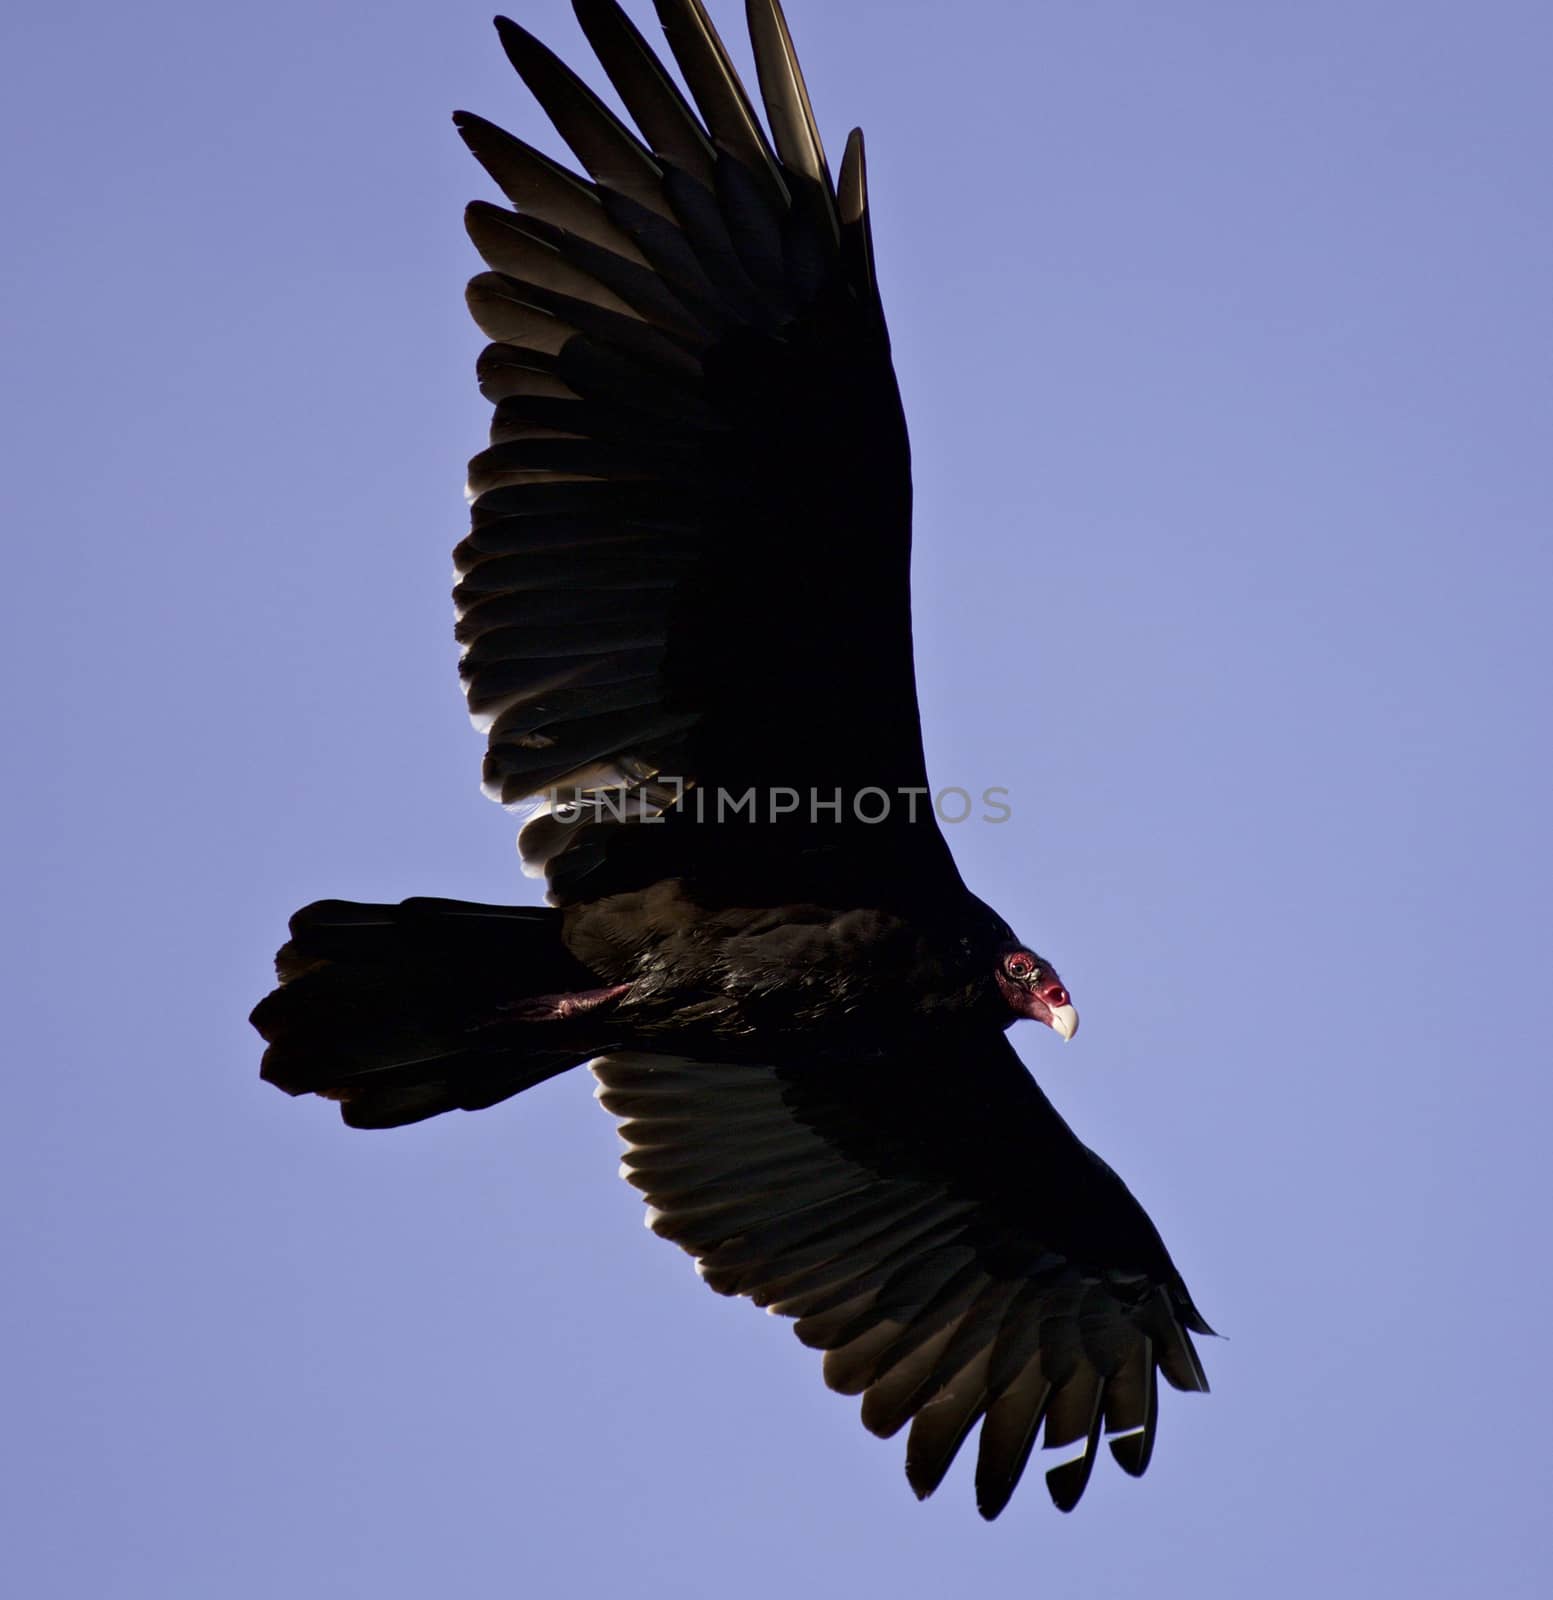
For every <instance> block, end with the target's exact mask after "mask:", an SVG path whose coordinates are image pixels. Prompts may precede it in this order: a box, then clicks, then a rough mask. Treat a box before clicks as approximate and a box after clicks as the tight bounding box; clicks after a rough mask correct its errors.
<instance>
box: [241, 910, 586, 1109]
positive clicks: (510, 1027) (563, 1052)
mask: <svg viewBox="0 0 1553 1600" xmlns="http://www.w3.org/2000/svg"><path fill="white" fill-rule="evenodd" d="M560 921H561V913H560V912H558V911H551V910H548V909H545V908H541V907H534V906H486V905H475V904H471V903H468V902H465V901H460V900H432V899H420V900H406V901H405V902H404V903H403V904H401V905H357V904H354V903H352V902H349V901H345V900H320V901H318V902H316V903H315V904H313V905H310V906H304V907H303V908H302V910H300V911H299V912H297V914H296V915H295V916H294V917H293V918H292V919H291V938H290V940H289V942H288V943H286V944H285V945H283V946H282V947H281V950H280V953H279V954H278V955H277V956H276V958H275V968H276V973H277V975H278V976H279V978H280V986H279V987H278V988H276V989H275V990H273V991H272V992H271V993H270V994H269V995H267V996H266V997H265V998H264V999H263V1000H261V1001H260V1002H259V1004H258V1006H257V1007H255V1009H254V1012H253V1018H252V1020H253V1024H254V1026H255V1027H256V1028H257V1029H258V1030H259V1032H260V1033H261V1034H263V1035H264V1037H265V1039H266V1040H267V1041H268V1042H269V1048H268V1049H267V1050H266V1051H265V1053H264V1065H263V1067H262V1069H261V1076H263V1077H264V1078H265V1080H266V1081H267V1082H270V1083H273V1084H275V1085H276V1087H277V1088H281V1089H284V1090H285V1091H286V1092H287V1093H288V1094H316V1095H322V1096H323V1097H324V1098H326V1099H329V1100H337V1101H339V1102H340V1111H341V1114H342V1115H343V1117H344V1118H345V1121H346V1122H347V1123H348V1124H350V1126H352V1127H355V1128H391V1127H397V1126H399V1125H400V1124H402V1123H407V1122H419V1121H421V1120H422V1119H423V1118H426V1117H433V1116H436V1115H437V1114H438V1113H439V1112H443V1111H451V1110H455V1109H461V1110H465V1111H476V1110H479V1109H481V1108H482V1107H485V1106H489V1105H494V1104H495V1103H496V1102H497V1101H498V1100H505V1099H507V1098H508V1096H510V1095H514V1094H517V1093H519V1092H520V1091H521V1090H523V1089H527V1088H530V1087H531V1086H532V1085H534V1084H536V1083H541V1082H543V1081H544V1080H545V1079H546V1078H551V1077H554V1076H555V1074H556V1073H558V1072H564V1071H566V1069H567V1068H568V1067H573V1066H576V1065H577V1064H578V1063H579V1062H581V1061H583V1060H585V1059H586V1058H587V1057H588V1055H589V1054H591V1051H592V1047H591V1045H590V1044H588V1043H586V1042H585V1041H584V1040H583V1038H582V1034H581V1032H580V1031H579V1027H578V1026H575V1025H573V1024H571V1023H568V1022H566V1021H554V1022H551V1021H545V1022H537V1023H536V1022H534V1021H532V1020H526V1019H525V1018H524V1017H523V1015H522V1011H523V1006H524V1002H525V1001H526V1000H527V1001H529V1002H530V1003H532V1002H533V1000H534V999H535V998H536V997H541V996H544V997H550V996H557V995H565V994H575V993H579V992H586V991H590V990H594V989H596V987H597V983H598V980H597V979H596V978H595V977H594V976H593V975H592V974H591V973H590V972H589V971H588V970H587V968H585V967H584V966H582V964H581V963H580V962H578V961H577V960H575V959H574V958H573V957H572V956H571V955H570V953H569V952H568V951H567V950H566V948H565V946H564V945H563V944H562V943H561V939H560ZM589 1025H590V1026H591V1024H589Z"/></svg>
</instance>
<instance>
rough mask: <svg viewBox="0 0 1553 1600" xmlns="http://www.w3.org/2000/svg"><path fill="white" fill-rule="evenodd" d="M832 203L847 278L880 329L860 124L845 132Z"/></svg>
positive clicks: (866, 165) (872, 236) (864, 158)
mask: <svg viewBox="0 0 1553 1600" xmlns="http://www.w3.org/2000/svg"><path fill="white" fill-rule="evenodd" d="M836 203H837V207H838V209H839V211H840V215H841V256H842V261H843V263H844V265H845V267H846V273H847V281H848V282H849V283H850V284H851V285H852V287H853V289H854V290H855V291H856V293H857V296H858V299H859V300H860V301H861V302H862V304H863V305H864V307H866V308H867V310H868V311H869V312H870V313H871V315H872V319H873V321H874V322H875V324H876V325H877V326H878V327H879V328H881V329H882V328H883V326H884V310H883V307H882V306H881V304H880V301H879V277H878V273H877V272H876V271H875V268H874V232H873V224H872V222H871V221H870V220H869V213H868V156H867V152H866V150H865V149H864V145H863V130H862V129H861V128H854V129H853V130H852V131H851V133H849V134H848V135H847V147H846V150H845V151H844V152H843V153H842V157H841V188H840V191H839V193H838V194H837V197H836Z"/></svg>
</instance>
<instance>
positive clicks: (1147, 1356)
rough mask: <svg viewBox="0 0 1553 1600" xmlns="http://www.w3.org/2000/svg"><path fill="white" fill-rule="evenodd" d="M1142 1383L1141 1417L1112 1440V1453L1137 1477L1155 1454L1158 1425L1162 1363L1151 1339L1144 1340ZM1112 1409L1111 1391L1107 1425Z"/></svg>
mask: <svg viewBox="0 0 1553 1600" xmlns="http://www.w3.org/2000/svg"><path fill="white" fill-rule="evenodd" d="M1141 1377H1142V1383H1143V1401H1142V1416H1141V1417H1139V1419H1138V1423H1137V1425H1136V1427H1135V1428H1134V1429H1133V1430H1132V1431H1130V1432H1127V1433H1123V1434H1122V1435H1121V1436H1120V1437H1119V1438H1115V1439H1112V1440H1111V1441H1110V1445H1111V1455H1112V1456H1113V1457H1114V1458H1115V1460H1116V1464H1117V1465H1118V1466H1119V1467H1120V1468H1121V1469H1122V1471H1123V1472H1126V1473H1128V1474H1130V1475H1131V1476H1132V1477H1134V1478H1141V1477H1142V1476H1143V1474H1144V1473H1145V1472H1146V1471H1148V1465H1149V1460H1150V1458H1151V1457H1152V1456H1153V1454H1154V1434H1155V1432H1156V1430H1157V1429H1158V1427H1159V1366H1158V1364H1157V1363H1156V1362H1155V1360H1154V1348H1153V1344H1152V1343H1151V1341H1150V1340H1148V1339H1144V1340H1143V1371H1142V1374H1141ZM1111 1416H1112V1410H1111V1401H1110V1394H1109V1391H1108V1392H1107V1395H1106V1426H1107V1427H1108V1428H1110V1427H1112V1426H1113V1424H1112V1421H1111Z"/></svg>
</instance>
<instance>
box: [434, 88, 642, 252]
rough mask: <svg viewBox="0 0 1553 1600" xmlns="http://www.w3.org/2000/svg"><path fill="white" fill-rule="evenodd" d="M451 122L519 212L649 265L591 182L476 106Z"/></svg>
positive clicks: (454, 115) (457, 115)
mask: <svg viewBox="0 0 1553 1600" xmlns="http://www.w3.org/2000/svg"><path fill="white" fill-rule="evenodd" d="M453 126H454V127H455V128H457V129H458V134H459V137H460V138H461V139H462V140H463V141H464V143H465V144H466V145H467V146H468V147H469V152H470V154H471V155H473V156H474V158H475V160H476V161H478V162H479V163H480V165H481V166H482V167H484V168H485V170H486V172H487V173H489V174H490V177H491V180H492V182H494V183H495V184H496V186H497V188H499V189H500V190H501V192H502V193H503V194H504V195H506V197H507V198H508V199H509V200H510V201H511V202H512V203H513V205H515V206H516V207H517V208H518V209H519V210H520V211H526V212H529V213H531V214H532V215H534V216H536V217H542V218H543V219H544V220H545V221H546V222H549V223H553V224H554V225H555V226H556V227H558V228H565V229H566V231H567V232H568V233H575V234H576V235H577V236H578V237H579V238H582V239H588V240H591V241H592V242H593V243H594V244H596V245H599V246H601V247H602V248H603V249H605V250H613V251H614V252H615V253H616V254H617V255H622V256H624V257H625V258H626V259H627V260H628V261H636V262H638V263H640V264H641V265H643V266H645V265H646V261H645V260H644V259H643V257H642V256H641V255H640V254H639V253H638V252H637V249H636V246H635V245H633V244H632V243H631V241H630V240H629V239H628V238H627V237H626V236H625V235H624V234H623V233H622V232H621V231H620V230H619V229H618V228H617V227H616V226H615V225H614V223H612V222H611V221H610V220H609V218H608V217H607V216H606V215H605V214H604V207H603V204H602V203H601V201H600V200H599V197H598V193H597V191H596V190H595V189H594V187H593V185H592V184H590V183H587V182H585V181H584V180H583V179H582V178H579V177H578V176H577V175H576V173H574V172H568V171H567V170H566V168H565V167H563V166H562V165H561V164H560V162H558V161H552V160H551V159H550V157H549V156H547V155H545V154H543V153H542V152H541V151H538V150H536V149H534V147H533V146H532V145H528V144H525V143H524V142H523V141H522V140H521V139H518V138H514V136H513V135H512V134H510V133H508V132H507V131H506V130H505V129H504V128H498V127H497V126H496V124H495V123H494V122H487V121H486V120H485V118H484V117H478V116H476V115H475V114H474V112H472V111H455V112H454V113H453Z"/></svg>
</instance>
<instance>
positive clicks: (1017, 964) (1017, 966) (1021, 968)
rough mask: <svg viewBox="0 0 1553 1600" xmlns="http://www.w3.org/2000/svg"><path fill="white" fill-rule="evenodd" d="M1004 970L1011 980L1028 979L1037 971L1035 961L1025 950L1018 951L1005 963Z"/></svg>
mask: <svg viewBox="0 0 1553 1600" xmlns="http://www.w3.org/2000/svg"><path fill="white" fill-rule="evenodd" d="M1003 970H1004V971H1005V972H1006V973H1007V974H1008V975H1009V977H1011V978H1019V979H1021V980H1023V979H1025V978H1028V977H1029V976H1030V975H1031V973H1033V972H1034V971H1035V962H1034V960H1033V959H1032V958H1031V957H1030V956H1028V955H1026V954H1025V952H1024V951H1023V950H1016V951H1015V952H1014V953H1013V955H1011V956H1010V957H1009V958H1008V959H1007V960H1006V961H1005V962H1004V963H1003Z"/></svg>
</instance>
